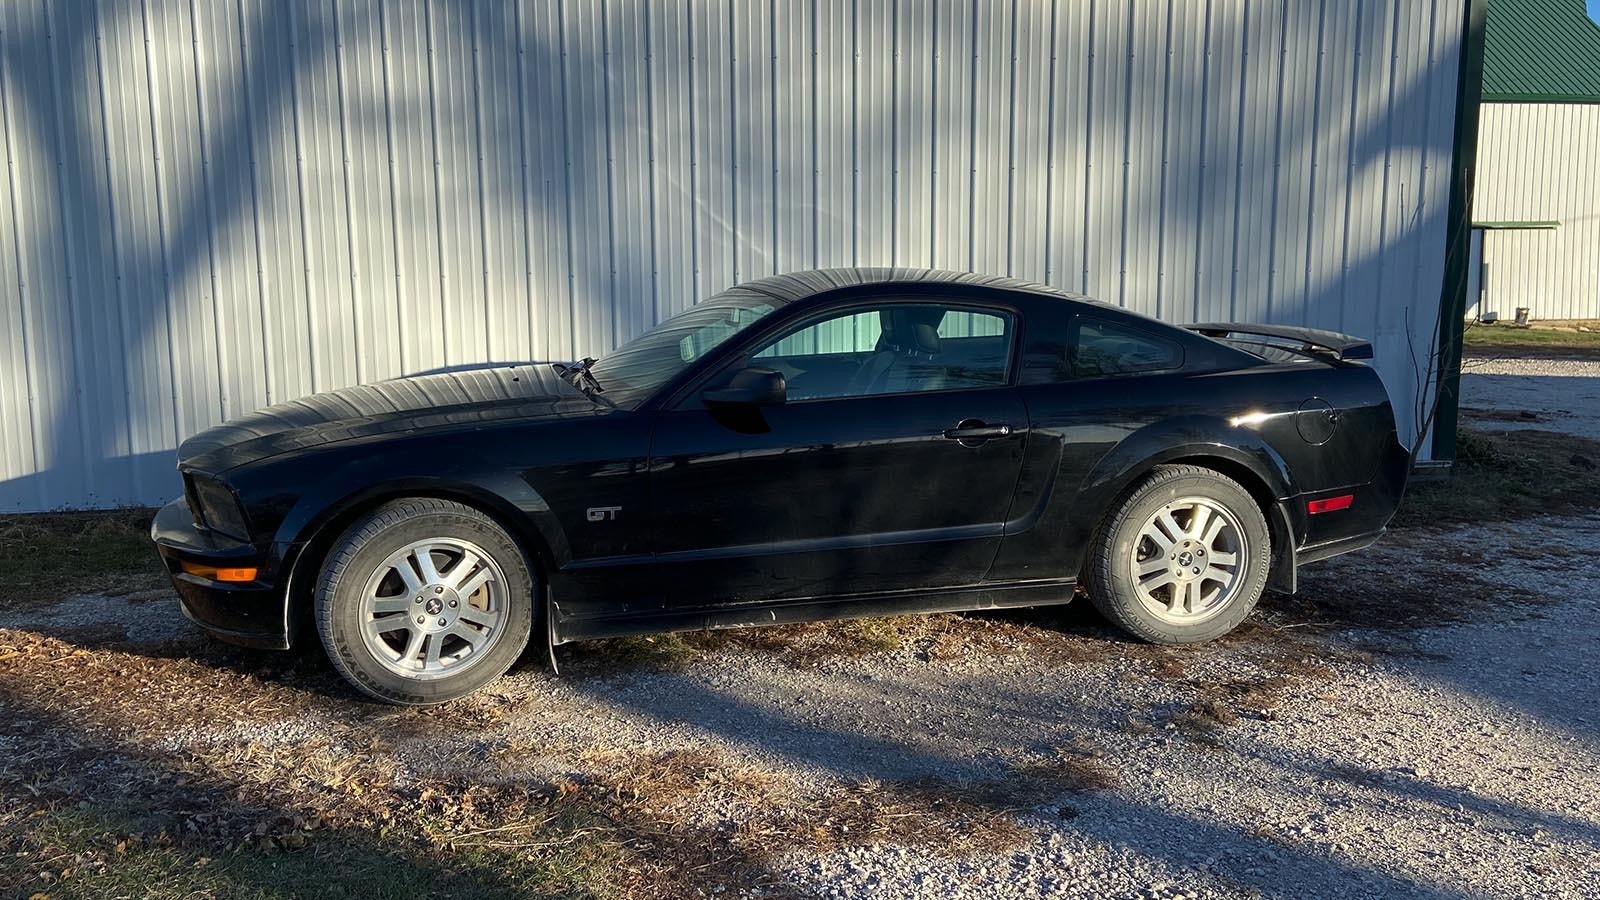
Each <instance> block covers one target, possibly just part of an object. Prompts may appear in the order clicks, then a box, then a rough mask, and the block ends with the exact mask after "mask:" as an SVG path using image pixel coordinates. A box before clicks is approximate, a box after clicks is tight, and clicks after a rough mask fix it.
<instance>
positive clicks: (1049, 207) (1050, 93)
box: [1044, 0, 1058, 284]
mask: <svg viewBox="0 0 1600 900" xmlns="http://www.w3.org/2000/svg"><path fill="white" fill-rule="evenodd" d="M1057 6H1058V3H1057V0H1050V26H1049V27H1050V64H1049V65H1048V66H1047V67H1046V69H1045V78H1046V80H1047V84H1048V87H1046V88H1045V120H1044V195H1045V197H1046V198H1047V199H1046V201H1045V205H1044V283H1045V284H1052V283H1054V281H1055V279H1054V277H1053V276H1054V273H1053V272H1052V270H1051V266H1052V265H1053V264H1054V260H1053V259H1052V258H1051V257H1052V256H1053V253H1052V251H1053V250H1054V249H1055V239H1054V235H1055V227H1054V226H1055V217H1056V208H1055V204H1054V203H1053V202H1052V201H1054V200H1055V196H1056V187H1055V185H1056V12H1057Z"/></svg>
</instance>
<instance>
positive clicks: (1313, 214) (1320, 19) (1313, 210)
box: [1300, 0, 1342, 316]
mask: <svg viewBox="0 0 1600 900" xmlns="http://www.w3.org/2000/svg"><path fill="white" fill-rule="evenodd" d="M1341 2H1342V0H1341ZM1327 28H1328V0H1321V2H1320V3H1319V4H1318V5H1317V65H1316V74H1315V75H1314V76H1313V80H1312V90H1311V121H1313V122H1320V121H1322V59H1323V48H1324V47H1325V46H1326V41H1327ZM1310 144H1311V160H1310V164H1311V165H1310V169H1309V170H1308V174H1307V178H1306V269H1305V273H1304V276H1303V279H1302V285H1303V286H1302V287H1301V289H1300V299H1301V301H1302V302H1303V303H1304V302H1306V301H1309V300H1310V299H1311V270H1312V268H1313V267H1314V266H1315V262H1314V259H1313V257H1314V256H1315V254H1314V252H1313V247H1314V246H1315V242H1316V234H1317V189H1316V183H1317V167H1318V163H1317V157H1318V156H1319V155H1320V154H1319V153H1318V152H1317V151H1318V150H1319V149H1320V146H1321V145H1320V144H1319V143H1318V142H1317V141H1316V140H1315V139H1312V140H1311V141H1310ZM1307 315H1308V316H1309V311H1308V313H1307Z"/></svg>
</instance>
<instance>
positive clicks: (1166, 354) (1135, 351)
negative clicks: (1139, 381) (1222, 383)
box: [1068, 318, 1183, 378]
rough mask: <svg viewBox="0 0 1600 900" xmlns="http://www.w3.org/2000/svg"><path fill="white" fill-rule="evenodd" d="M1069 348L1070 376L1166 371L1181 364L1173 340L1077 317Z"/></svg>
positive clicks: (1135, 329) (1177, 345) (1102, 375)
mask: <svg viewBox="0 0 1600 900" xmlns="http://www.w3.org/2000/svg"><path fill="white" fill-rule="evenodd" d="M1076 330H1077V334H1075V335H1074V336H1073V341H1072V343H1071V345H1070V346H1069V348H1068V353H1069V354H1070V358H1071V368H1072V377H1074V378H1104V377H1106V376H1109V375H1137V374H1140V373H1144V372H1165V371H1168V370H1171V369H1177V368H1181V367H1182V366H1183V347H1182V345H1180V344H1178V343H1177V342H1176V341H1169V340H1167V339H1166V338H1163V337H1160V336H1158V335H1154V334H1151V333H1150V332H1148V331H1142V330H1140V329H1137V328H1129V327H1126V326H1123V325H1116V324H1113V323H1111V322H1101V321H1098V320H1096V319H1089V318H1080V319H1079V320H1078V326H1077V329H1076Z"/></svg>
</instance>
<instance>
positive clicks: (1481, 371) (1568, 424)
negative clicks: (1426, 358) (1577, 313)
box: [1461, 358, 1600, 440]
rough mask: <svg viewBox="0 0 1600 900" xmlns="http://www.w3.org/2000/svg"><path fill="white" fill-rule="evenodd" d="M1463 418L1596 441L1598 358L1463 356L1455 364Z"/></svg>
mask: <svg viewBox="0 0 1600 900" xmlns="http://www.w3.org/2000/svg"><path fill="white" fill-rule="evenodd" d="M1461 408H1462V418H1463V420H1464V421H1466V422H1469V423H1472V422H1475V423H1478V424H1480V425H1483V426H1484V427H1494V428H1539V429H1544V430H1548V431H1565V432H1569V433H1571V434H1576V435H1581V436H1583V437H1586V438H1589V439H1591V440H1600V361H1596V360H1585V359H1484V358H1476V359H1474V358H1468V359H1466V360H1463V362H1462V364H1461Z"/></svg>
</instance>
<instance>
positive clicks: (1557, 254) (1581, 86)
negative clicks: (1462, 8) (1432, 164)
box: [1467, 0, 1600, 321]
mask: <svg viewBox="0 0 1600 900" xmlns="http://www.w3.org/2000/svg"><path fill="white" fill-rule="evenodd" d="M1472 218H1473V254H1474V257H1476V259H1477V260H1478V261H1479V265H1478V266H1477V267H1475V268H1476V270H1477V271H1476V272H1475V274H1476V275H1478V276H1479V277H1477V278H1475V279H1474V281H1473V284H1472V288H1471V289H1470V290H1469V300H1468V305H1467V316H1468V317H1469V318H1471V317H1476V316H1480V315H1483V314H1489V313H1492V314H1495V315H1498V316H1499V317H1500V318H1501V319H1502V320H1504V321H1509V320H1511V319H1513V318H1514V317H1515V316H1516V313H1517V310H1518V309H1519V308H1521V309H1526V310H1528V314H1529V316H1530V317H1531V318H1532V319H1600V25H1597V24H1595V22H1594V21H1593V20H1592V19H1590V18H1589V17H1588V15H1586V14H1585V11H1584V0H1489V8H1488V21H1487V25H1486V27H1485V29H1484V63H1483V107H1482V109H1481V111H1480V123H1479V130H1478V170H1477V189H1476V193H1475V195H1474V197H1473V211H1472Z"/></svg>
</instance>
